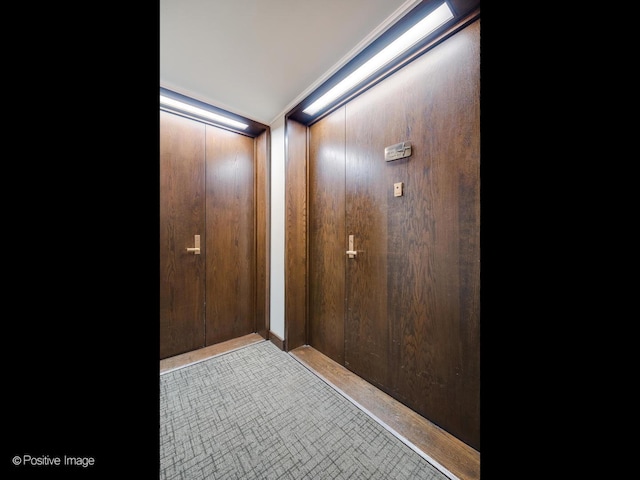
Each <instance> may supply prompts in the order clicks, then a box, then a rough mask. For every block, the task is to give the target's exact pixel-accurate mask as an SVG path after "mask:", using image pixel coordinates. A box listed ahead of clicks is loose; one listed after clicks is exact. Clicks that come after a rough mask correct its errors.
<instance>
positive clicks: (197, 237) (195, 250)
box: [187, 235, 200, 255]
mask: <svg viewBox="0 0 640 480" xmlns="http://www.w3.org/2000/svg"><path fill="white" fill-rule="evenodd" d="M194 237H195V239H194V242H195V247H193V248H190V247H187V252H193V254H194V255H200V235H194Z"/></svg>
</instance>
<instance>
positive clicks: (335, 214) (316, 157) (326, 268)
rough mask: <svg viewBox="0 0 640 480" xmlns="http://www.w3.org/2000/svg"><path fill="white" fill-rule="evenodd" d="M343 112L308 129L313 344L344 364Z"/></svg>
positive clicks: (310, 298) (345, 243)
mask: <svg viewBox="0 0 640 480" xmlns="http://www.w3.org/2000/svg"><path fill="white" fill-rule="evenodd" d="M344 115H345V108H344V107H342V108H340V109H338V110H337V111H335V112H333V113H332V114H331V115H329V116H327V117H325V118H323V119H322V120H321V121H320V122H317V123H315V124H314V125H312V126H311V127H310V128H309V198H310V201H309V227H308V228H309V231H310V234H309V266H308V269H309V344H310V345H312V346H313V347H315V348H316V349H318V350H319V351H321V352H323V353H324V354H325V355H327V356H328V357H329V358H331V359H332V360H335V361H336V362H338V363H340V364H344V316H345V266H346V265H345V263H346V255H345V251H346V250H347V242H346V238H347V237H346V234H345V117H344Z"/></svg>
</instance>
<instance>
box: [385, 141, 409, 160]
mask: <svg viewBox="0 0 640 480" xmlns="http://www.w3.org/2000/svg"><path fill="white" fill-rule="evenodd" d="M410 156H411V142H400V143H396V144H395V145H389V146H388V147H385V149H384V159H385V160H386V161H387V162H391V161H393V160H398V159H400V158H406V157H410Z"/></svg>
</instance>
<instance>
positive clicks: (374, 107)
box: [345, 89, 402, 388]
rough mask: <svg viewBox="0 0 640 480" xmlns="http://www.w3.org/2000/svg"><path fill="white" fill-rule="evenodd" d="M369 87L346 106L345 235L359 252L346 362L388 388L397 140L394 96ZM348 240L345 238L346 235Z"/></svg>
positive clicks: (350, 268) (349, 274) (352, 272)
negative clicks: (389, 174) (392, 151)
mask: <svg viewBox="0 0 640 480" xmlns="http://www.w3.org/2000/svg"><path fill="white" fill-rule="evenodd" d="M378 91H379V89H378V90H376V91H370V92H367V94H365V95H363V96H362V97H359V98H357V99H356V100H354V101H352V102H350V103H349V104H347V106H346V235H347V237H348V235H354V247H355V250H356V251H357V252H358V254H357V256H356V257H355V258H353V259H347V261H346V265H347V268H346V290H347V303H346V305H347V307H346V308H347V312H346V319H345V366H346V367H347V368H349V369H350V370H352V371H353V372H355V373H357V374H358V375H360V376H361V377H363V378H364V379H366V380H367V381H369V382H371V383H373V384H374V385H376V386H378V387H380V388H388V385H389V383H390V379H389V372H390V370H389V366H390V365H389V323H388V319H387V309H388V299H387V289H388V286H387V260H386V259H387V216H388V214H387V209H388V202H387V196H388V192H389V187H390V184H389V181H388V180H387V178H386V173H385V172H386V170H387V169H388V164H387V163H386V162H385V159H384V148H385V146H386V145H389V144H392V143H398V142H399V141H401V140H400V139H401V138H402V136H400V137H398V136H397V135H394V134H393V133H392V132H393V130H394V124H393V122H391V121H390V120H391V119H390V117H389V116H388V112H387V109H388V105H389V104H392V99H387V98H386V97H384V96H383V97H381V98H382V101H380V100H378V97H376V93H377V92H378ZM345 241H346V239H345Z"/></svg>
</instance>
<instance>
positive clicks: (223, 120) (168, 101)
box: [160, 95, 249, 130]
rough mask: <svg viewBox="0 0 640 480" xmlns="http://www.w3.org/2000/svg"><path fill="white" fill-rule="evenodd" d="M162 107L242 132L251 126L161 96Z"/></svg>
mask: <svg viewBox="0 0 640 480" xmlns="http://www.w3.org/2000/svg"><path fill="white" fill-rule="evenodd" d="M160 105H164V106H166V107H169V108H174V109H176V110H178V111H180V112H185V113H191V114H193V115H197V116H198V117H202V118H207V119H209V120H212V121H213V122H215V123H222V124H224V125H228V126H230V127H234V128H239V129H241V130H245V129H246V128H248V127H249V125H247V124H246V123H242V122H237V121H236V120H232V119H230V118H227V117H223V116H222V115H218V114H217V113H213V112H210V111H208V110H204V109H202V108H198V107H194V106H193V105H189V104H188V103H183V102H179V101H178V100H174V99H173V98H169V97H165V96H164V95H160Z"/></svg>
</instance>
